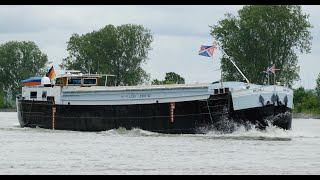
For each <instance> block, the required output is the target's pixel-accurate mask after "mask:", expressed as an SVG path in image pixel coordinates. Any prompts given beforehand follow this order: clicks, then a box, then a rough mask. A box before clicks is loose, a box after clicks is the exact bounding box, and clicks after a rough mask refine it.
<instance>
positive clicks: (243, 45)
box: [0, 5, 318, 109]
mask: <svg viewBox="0 0 320 180" xmlns="http://www.w3.org/2000/svg"><path fill="white" fill-rule="evenodd" d="M308 17H309V15H308V14H304V13H302V10H301V6H299V5H246V6H244V7H243V8H242V9H240V10H239V11H238V14H237V15H232V14H228V13H227V14H226V15H225V18H224V19H222V20H220V21H218V22H217V24H215V25H211V26H209V30H210V34H211V35H212V37H213V41H219V42H220V43H221V45H222V48H223V49H224V50H225V52H226V53H227V54H228V55H229V56H230V57H231V58H232V59H233V60H234V62H235V63H236V64H237V66H238V67H239V68H240V69H241V70H242V72H243V73H244V74H245V75H246V76H247V77H248V79H249V80H250V82H251V83H255V84H266V82H267V76H266V74H265V72H263V71H264V70H265V69H266V67H268V66H270V65H275V67H276V68H277V69H279V71H277V72H276V74H277V79H276V81H279V82H281V84H285V85H287V86H289V87H292V85H293V82H294V81H296V80H299V78H300V77H299V69H300V67H299V66H298V64H297V62H298V56H297V54H296V52H297V51H300V52H303V53H309V52H310V49H311V44H312V43H311V40H312V36H311V33H310V31H309V29H310V28H312V25H311V24H310V23H309V21H308ZM152 42H153V34H152V32H151V31H150V30H149V29H147V28H145V27H143V26H142V25H135V24H124V25H119V26H114V25H111V24H109V25H106V26H105V27H103V28H101V29H99V30H95V31H92V32H89V33H85V34H81V35H79V34H76V33H75V34H72V36H71V37H70V38H69V40H68V41H67V51H68V56H67V57H66V58H64V59H63V60H62V63H61V64H59V67H60V68H61V69H76V70H80V71H82V72H84V73H89V72H91V73H101V74H114V75H116V76H115V77H112V78H110V79H108V85H109V86H113V85H116V86H130V85H139V84H150V83H151V84H154V85H156V84H157V85H161V84H183V83H185V80H184V78H183V77H181V76H180V75H178V74H176V73H174V72H167V73H166V76H165V79H164V80H159V79H153V80H150V74H149V73H148V72H147V71H146V70H145V69H143V68H142V65H144V64H145V63H146V62H147V61H148V53H149V51H150V50H152V47H151V43H152ZM197 46H198V45H197ZM50 63H51V62H49V61H48V57H47V55H46V54H45V53H43V52H41V50H40V49H39V47H38V46H37V45H36V44H35V43H34V42H31V41H22V42H18V41H10V42H7V43H4V44H2V45H0V107H5V106H9V105H10V103H9V104H8V102H10V100H14V98H15V96H16V95H17V94H19V93H21V92H20V91H21V88H20V87H19V82H20V81H21V80H23V79H27V78H29V77H31V76H44V75H45V73H46V71H47V70H48V69H49V67H50V66H49V64H50ZM221 69H222V72H223V74H222V76H223V80H224V81H242V80H243V77H242V76H241V74H240V73H239V72H238V71H237V70H236V69H235V67H234V66H233V65H232V64H231V63H230V62H229V61H228V60H227V56H225V55H223V57H222V60H221ZM272 80H273V79H271V83H276V82H272ZM302 92H304V93H305V94H308V93H309V92H308V93H306V92H307V90H304V91H302V89H301V88H300V89H297V90H295V96H297V97H298V98H297V99H298V100H299V97H300V96H301V94H303V93H302ZM312 92H313V91H312ZM314 92H315V91H314ZM309 94H310V93H309ZM306 96H307V95H306ZM317 96H318V95H317ZM308 97H309V95H308ZM311 99H312V98H311ZM311 99H310V98H307V100H308V101H311ZM313 99H314V98H313ZM305 100H306V99H305ZM11 102H12V101H11ZM295 102H298V101H297V100H295ZM301 106H302V105H301ZM297 107H299V105H298V106H297ZM302 109H304V108H302Z"/></svg>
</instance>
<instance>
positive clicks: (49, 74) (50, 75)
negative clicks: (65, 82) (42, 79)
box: [46, 66, 56, 79]
mask: <svg viewBox="0 0 320 180" xmlns="http://www.w3.org/2000/svg"><path fill="white" fill-rule="evenodd" d="M46 75H47V77H48V78H49V79H52V78H54V77H55V76H56V72H55V71H54V68H53V66H52V67H51V68H50V69H49V72H48V73H47V74H46Z"/></svg>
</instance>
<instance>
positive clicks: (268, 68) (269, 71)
mask: <svg viewBox="0 0 320 180" xmlns="http://www.w3.org/2000/svg"><path fill="white" fill-rule="evenodd" d="M274 71H275V68H274V65H273V66H268V67H267V72H268V73H274Z"/></svg>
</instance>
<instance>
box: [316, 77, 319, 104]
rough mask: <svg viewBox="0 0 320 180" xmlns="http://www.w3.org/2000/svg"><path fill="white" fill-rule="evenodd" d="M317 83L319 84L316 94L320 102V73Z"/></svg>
mask: <svg viewBox="0 0 320 180" xmlns="http://www.w3.org/2000/svg"><path fill="white" fill-rule="evenodd" d="M316 82H317V86H316V93H317V96H318V99H319V101H320V73H319V75H318V78H317V80H316Z"/></svg>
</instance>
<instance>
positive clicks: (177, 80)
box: [151, 72, 185, 85]
mask: <svg viewBox="0 0 320 180" xmlns="http://www.w3.org/2000/svg"><path fill="white" fill-rule="evenodd" d="M184 83H185V81H184V78H183V77H181V76H180V75H179V74H176V73H174V72H168V73H166V76H165V78H164V80H163V81H160V80H158V79H154V80H153V81H152V82H151V84H152V85H161V84H184Z"/></svg>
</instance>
